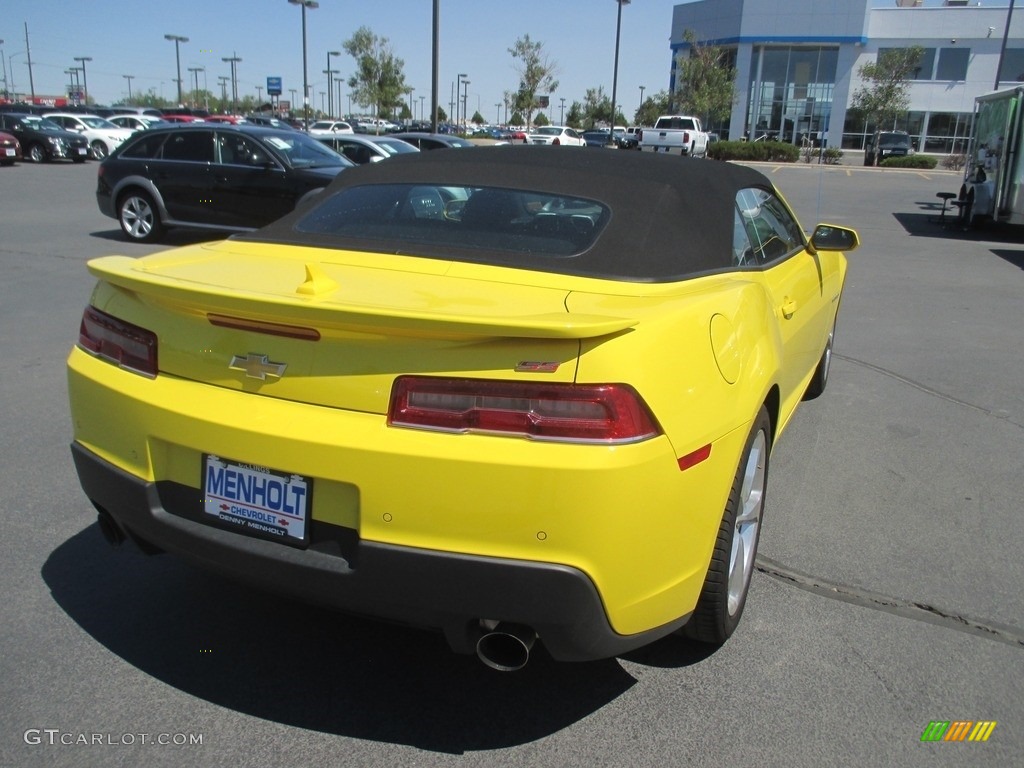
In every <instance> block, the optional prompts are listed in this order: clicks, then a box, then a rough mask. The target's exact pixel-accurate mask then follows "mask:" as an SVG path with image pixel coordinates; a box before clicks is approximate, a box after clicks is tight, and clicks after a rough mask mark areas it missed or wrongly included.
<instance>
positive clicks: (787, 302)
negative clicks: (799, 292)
mask: <svg viewBox="0 0 1024 768" xmlns="http://www.w3.org/2000/svg"><path fill="white" fill-rule="evenodd" d="M781 309H782V316H783V317H784V318H786V319H787V320H789V319H790V318H791V317H792V316H793V314H794V313H795V312H796V302H795V301H793V299H791V298H789V297H788V296H787V297H786V298H785V299H783V300H782V307H781Z"/></svg>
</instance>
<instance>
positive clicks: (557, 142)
mask: <svg viewBox="0 0 1024 768" xmlns="http://www.w3.org/2000/svg"><path fill="white" fill-rule="evenodd" d="M561 143H562V142H561V141H559V139H558V138H557V137H556V138H555V139H553V140H552V141H551V146H553V147H557V146H558V145H559V144H561Z"/></svg>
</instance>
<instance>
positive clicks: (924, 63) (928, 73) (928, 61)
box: [877, 48, 967, 80]
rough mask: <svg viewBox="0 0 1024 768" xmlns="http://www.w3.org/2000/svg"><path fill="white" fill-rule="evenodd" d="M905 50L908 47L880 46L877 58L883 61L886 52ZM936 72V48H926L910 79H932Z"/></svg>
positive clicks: (965, 68)
mask: <svg viewBox="0 0 1024 768" xmlns="http://www.w3.org/2000/svg"><path fill="white" fill-rule="evenodd" d="M905 50H907V49H906V48H879V49H878V59H877V61H881V60H882V56H883V55H884V54H886V53H889V52H890V51H893V52H897V51H905ZM934 72H935V49H934V48H925V49H924V52H923V53H922V54H921V59H920V60H919V61H918V62H917V67H916V68H915V69H914V70H913V71H912V72H911V73H910V75H909V78H908V79H910V80H932V79H933V77H932V75H933V73H934ZM964 72H965V73H966V72H967V67H966V66H965V67H964ZM940 79H941V78H940ZM949 79H951V80H952V79H954V78H949Z"/></svg>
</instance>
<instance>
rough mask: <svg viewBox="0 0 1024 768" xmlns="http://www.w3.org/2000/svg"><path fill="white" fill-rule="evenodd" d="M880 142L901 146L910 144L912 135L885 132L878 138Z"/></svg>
mask: <svg viewBox="0 0 1024 768" xmlns="http://www.w3.org/2000/svg"><path fill="white" fill-rule="evenodd" d="M878 143H879V144H884V145H886V146H894V145H895V146H901V145H908V146H909V144H910V136H908V135H907V134H905V133H883V134H882V135H881V136H879V138H878Z"/></svg>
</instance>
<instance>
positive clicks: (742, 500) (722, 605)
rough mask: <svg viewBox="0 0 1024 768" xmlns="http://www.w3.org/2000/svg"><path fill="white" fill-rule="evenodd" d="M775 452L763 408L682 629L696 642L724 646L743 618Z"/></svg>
mask: <svg viewBox="0 0 1024 768" xmlns="http://www.w3.org/2000/svg"><path fill="white" fill-rule="evenodd" d="M770 452H771V420H770V419H769V418H768V411H767V410H766V409H765V408H764V406H761V409H760V410H759V411H758V412H757V416H756V417H755V418H754V424H753V426H751V428H750V435H748V437H747V442H746V445H745V446H744V448H743V456H742V458H741V459H740V463H739V467H738V468H737V469H736V476H735V478H734V479H733V482H732V489H731V490H730V491H729V500H728V502H726V505H725V513H724V514H723V516H722V522H721V524H720V525H719V527H718V538H717V539H716V540H715V549H714V551H713V552H712V553H711V564H710V566H709V567H708V574H707V577H706V578H705V579H704V586H703V588H702V589H701V593H700V599H698V601H697V607H696V609H694V612H693V615H692V616H691V617H690V620H689V621H688V622H687V623H686V626H684V627H683V629H682V633H683V635H685V636H686V637H688V638H690V639H691V640H696V641H697V642H700V643H707V644H710V645H722V644H723V643H724V642H725V641H726V640H728V639H729V637H730V636H731V635H732V633H733V632H734V631H735V630H736V627H737V625H738V624H739V622H740V617H741V616H742V615H743V608H744V606H745V605H746V603H747V592H748V591H749V589H750V577H751V574H753V572H754V558H755V557H756V556H757V542H758V540H759V539H760V536H761V517H762V514H763V512H764V501H765V496H766V490H767V487H768V457H769V454H770Z"/></svg>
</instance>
